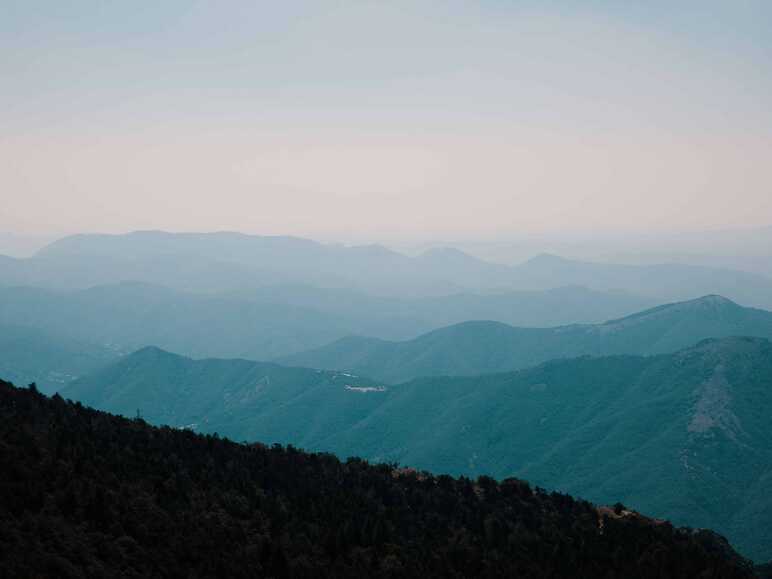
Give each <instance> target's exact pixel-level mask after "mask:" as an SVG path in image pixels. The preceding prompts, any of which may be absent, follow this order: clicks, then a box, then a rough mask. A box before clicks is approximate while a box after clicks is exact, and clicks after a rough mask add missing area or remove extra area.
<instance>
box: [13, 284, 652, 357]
mask: <svg viewBox="0 0 772 579" xmlns="http://www.w3.org/2000/svg"><path fill="white" fill-rule="evenodd" d="M650 305H652V302H651V300H648V299H645V298H640V297H636V296H631V295H627V294H620V293H611V292H596V291H590V290H586V289H584V288H579V287H572V288H559V289H554V290H548V291H544V292H525V291H524V292H508V293H505V294H496V295H478V294H455V295H449V296H442V297H437V298H385V297H376V296H371V295H368V294H363V293H360V292H356V291H353V290H345V289H323V288H314V287H310V286H266V287H262V288H257V289H254V290H244V291H240V292H230V293H227V294H200V293H193V292H182V291H178V290H173V289H170V288H165V287H161V286H154V285H148V284H142V283H136V282H124V283H120V284H114V285H107V286H96V287H92V288H88V289H84V290H68V291H64V290H50V289H41V288H34V287H7V288H0V324H13V325H19V326H21V325H24V326H30V327H33V328H36V329H38V330H40V331H44V332H48V333H53V334H56V335H60V336H67V337H70V338H73V339H74V340H76V341H85V342H89V343H94V344H101V345H103V346H105V347H108V348H113V349H115V348H117V349H120V350H123V351H133V350H136V349H138V348H141V347H143V346H146V345H149V344H153V345H157V346H160V347H163V348H165V349H169V350H172V351H175V352H180V353H183V354H186V355H190V356H194V357H206V356H216V357H246V358H252V359H271V358H275V357H277V356H282V355H288V354H292V353H296V352H300V351H303V350H308V349H311V348H315V347H319V346H322V345H325V344H327V343H329V342H332V341H333V340H337V339H339V338H342V337H344V336H347V335H350V334H363V333H364V334H369V335H373V336H377V337H380V338H387V339H406V338H413V337H415V336H417V335H420V334H422V333H424V332H428V331H430V330H433V329H436V328H439V327H442V326H445V325H448V324H452V323H457V322H460V321H463V320H466V319H469V317H470V316H471V318H472V319H491V320H498V321H504V322H508V323H515V324H518V325H525V326H543V325H555V324H560V323H569V322H575V321H583V322H595V321H603V320H606V319H609V318H611V317H615V316H619V315H625V314H629V313H632V312H635V311H639V310H640V309H642V308H644V307H648V306H650Z"/></svg>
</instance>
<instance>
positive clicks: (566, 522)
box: [0, 382, 752, 579]
mask: <svg viewBox="0 0 772 579" xmlns="http://www.w3.org/2000/svg"><path fill="white" fill-rule="evenodd" d="M0 469H1V470H2V472H3V476H2V477H1V478H0V576H3V577H34V576H56V577H150V576H158V577H191V576H195V577H225V576H227V577H255V576H262V577H277V578H278V577H309V578H311V577H364V576H368V577H427V576H443V577H472V576H483V577H493V576H517V577H547V576H551V577H588V578H590V577H591V578H596V577H627V578H638V577H640V578H644V577H658V578H671V577H672V578H681V577H712V578H724V579H731V578H741V577H742V578H744V577H751V576H752V570H751V568H750V566H749V564H748V563H746V562H745V561H743V560H742V559H741V558H740V557H739V556H737V555H736V553H734V551H733V550H732V549H731V547H730V546H729V545H728V544H727V543H726V542H725V540H724V539H722V538H721V537H719V536H717V535H715V534H713V533H712V532H710V531H692V530H688V529H675V528H673V527H672V526H671V525H670V524H668V523H666V522H663V521H656V520H652V519H647V518H645V517H642V516H639V515H637V514H635V513H633V512H630V511H628V510H626V509H624V508H623V507H622V506H621V505H620V506H618V507H617V508H615V509H610V508H609V509H596V508H595V507H594V506H593V505H591V504H590V503H587V502H584V501H581V500H577V499H574V498H572V497H570V496H567V495H561V494H556V493H552V494H546V493H545V492H543V491H539V490H533V489H532V488H530V487H529V485H528V484H527V483H524V482H522V481H519V480H515V479H508V480H505V481H502V482H500V483H499V482H496V481H494V480H493V479H490V478H485V477H482V478H479V479H477V480H476V481H472V480H470V479H465V478H460V479H453V478H450V477H447V476H439V477H435V476H433V475H430V474H428V473H423V472H415V471H412V470H405V469H398V468H395V467H393V466H389V465H379V466H370V465H368V464H367V463H366V462H363V461H361V460H356V459H352V460H348V461H346V462H341V461H339V460H338V459H337V458H334V457H332V456H330V455H325V454H306V453H303V452H299V451H297V450H295V449H293V448H291V447H287V448H282V447H279V446H274V447H266V446H263V445H260V444H253V445H237V444H234V443H232V442H229V441H227V440H224V439H221V438H218V437H214V436H201V435H197V434H194V433H192V432H190V431H186V430H175V429H170V428H162V429H159V428H154V427H150V426H148V425H147V424H145V423H144V422H143V421H141V420H136V419H135V420H129V419H125V418H118V417H114V416H111V415H108V414H105V413H101V412H96V411H93V410H90V409H87V408H84V407H82V406H80V405H78V404H73V403H70V402H66V401H64V400H63V399H62V398H60V397H58V396H55V397H54V398H52V399H48V398H45V397H44V396H42V395H40V394H38V393H36V392H35V391H32V390H18V389H15V388H13V387H12V386H11V385H10V384H8V383H5V382H0Z"/></svg>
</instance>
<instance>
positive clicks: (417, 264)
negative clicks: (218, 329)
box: [0, 231, 772, 308]
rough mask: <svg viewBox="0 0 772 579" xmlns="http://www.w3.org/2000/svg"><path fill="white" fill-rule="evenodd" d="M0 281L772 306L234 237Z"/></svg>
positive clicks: (759, 290) (87, 254) (92, 245)
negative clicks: (597, 294)
mask: <svg viewBox="0 0 772 579" xmlns="http://www.w3.org/2000/svg"><path fill="white" fill-rule="evenodd" d="M0 280H3V283H5V284H6V285H37V286H45V287H58V288H85V287H90V286H94V285H104V284H113V283H117V282H121V281H139V282H144V283H151V284H159V285H166V286H169V287H173V288H175V289H179V290H194V291H207V292H222V291H236V290H239V289H245V288H252V289H254V288H258V287H263V286H266V285H281V284H305V285H312V286H318V287H325V288H348V289H355V290H358V291H363V292H366V293H369V294H373V295H379V296H401V297H421V296H423V297H425V296H442V295H449V294H453V293H463V292H490V291H512V290H545V289H551V288H556V287H563V286H584V287H587V288H589V289H593V290H600V291H610V290H619V291H625V292H629V293H632V294H635V295H643V296H647V297H649V298H653V299H656V300H658V301H662V300H669V301H673V300H682V299H687V298H688V297H690V296H694V295H699V294H709V293H717V294H721V295H725V296H727V297H729V298H731V299H734V300H737V301H740V302H742V303H745V304H748V305H752V306H757V307H769V308H772V278H769V277H766V276H763V275H758V274H752V273H747V272H742V271H734V270H730V269H721V268H710V267H700V266H689V265H677V264H661V265H641V266H633V265H618V264H606V263H591V262H580V261H571V260H567V259H564V258H558V257H556V256H549V255H541V256H537V257H535V258H533V259H531V260H529V261H527V262H525V263H523V264H520V265H517V266H507V265H502V264H497V263H492V262H488V261H484V260H481V259H478V258H475V257H473V256H471V255H468V254H465V253H463V252H461V251H459V250H457V249H453V248H440V249H434V250H429V251H427V252H425V253H424V254H422V255H419V256H417V257H410V256H407V255H403V254H401V253H398V252H396V251H392V250H390V249H388V248H385V247H383V246H353V247H347V246H342V245H325V244H321V243H317V242H314V241H311V240H307V239H300V238H295V237H282V236H257V235H245V234H241V233H232V232H218V233H167V232H162V231H139V232H133V233H129V234H125V235H76V236H70V237H67V238H64V239H61V240H59V241H56V242H54V243H52V244H50V245H49V246H47V247H45V248H43V249H42V250H40V251H39V252H37V254H35V255H34V256H33V257H31V258H28V259H19V260H13V261H8V260H0Z"/></svg>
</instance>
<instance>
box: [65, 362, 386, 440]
mask: <svg viewBox="0 0 772 579" xmlns="http://www.w3.org/2000/svg"><path fill="white" fill-rule="evenodd" d="M384 391H385V390H384V387H383V386H382V385H381V384H379V383H377V382H374V381H372V380H369V379H367V378H360V377H356V376H352V375H350V374H346V373H340V372H328V371H320V370H311V369H307V368H288V367H284V366H279V365H276V364H271V363H266V362H253V361H250V360H240V359H230V360H223V359H205V360H193V359H191V358H187V357H184V356H179V355H177V354H172V353H169V352H166V351H164V350H161V349H159V348H155V347H147V348H143V349H141V350H139V351H137V352H134V353H133V354H130V355H128V356H125V357H123V358H121V359H120V360H118V361H116V362H115V363H114V364H112V365H110V366H107V367H105V368H103V369H101V370H99V371H97V372H95V373H93V374H91V375H89V376H86V377H83V378H81V379H79V380H76V381H74V382H72V383H70V384H69V385H67V386H66V387H65V388H63V389H62V390H61V393H62V395H63V396H66V397H68V398H72V399H74V400H79V401H81V402H83V403H85V404H89V405H92V406H95V407H97V408H105V409H107V408H109V409H110V410H111V411H112V412H117V413H119V414H123V415H125V416H134V415H135V413H137V412H139V413H140V414H141V415H142V416H143V417H144V418H146V419H147V420H149V421H151V422H153V423H156V424H168V425H170V426H174V427H190V428H196V429H200V430H204V431H208V432H226V430H227V432H229V433H231V434H232V435H233V436H234V438H237V439H239V440H242V439H243V437H241V436H240V435H239V434H238V432H239V429H240V427H239V426H238V424H246V423H252V422H254V421H259V422H265V423H266V424H268V423H270V424H273V425H274V430H273V434H272V436H271V437H270V439H269V440H268V442H293V443H295V444H300V443H302V441H303V440H304V439H305V438H304V437H314V436H316V437H320V436H324V434H325V433H327V432H336V431H337V430H339V429H341V428H345V427H346V426H348V424H350V423H351V422H354V421H356V420H358V419H359V417H361V416H363V415H364V414H365V413H366V412H367V411H368V410H369V409H371V408H372V407H373V402H374V401H375V399H377V398H379V396H378V395H379V394H383V392H384ZM363 392H364V393H368V394H372V393H375V394H376V396H372V395H370V396H363V395H362V393H363ZM289 404H291V405H292V409H293V412H295V413H297V412H305V413H306V414H308V415H310V414H311V413H313V412H314V410H315V409H317V408H318V409H319V412H316V413H315V415H314V416H313V418H309V419H304V420H298V418H299V416H298V415H297V414H295V415H294V417H293V420H289V421H286V422H282V421H281V419H279V415H280V412H281V411H280V409H281V408H282V407H283V406H285V405H289Z"/></svg>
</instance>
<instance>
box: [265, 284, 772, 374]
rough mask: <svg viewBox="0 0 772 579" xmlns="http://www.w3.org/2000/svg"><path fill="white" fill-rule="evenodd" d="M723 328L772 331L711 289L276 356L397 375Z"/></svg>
mask: <svg viewBox="0 0 772 579" xmlns="http://www.w3.org/2000/svg"><path fill="white" fill-rule="evenodd" d="M726 336H758V337H762V338H772V312H768V311H766V310H760V309H754V308H744V307H742V306H739V305H738V304H736V303H734V302H732V301H730V300H728V299H726V298H723V297H721V296H715V295H711V296H705V297H702V298H698V299H695V300H690V301H687V302H678V303H673V304H666V305H662V306H658V307H655V308H652V309H649V310H645V311H642V312H639V313H636V314H633V315H630V316H627V317H624V318H620V319H617V320H611V321H608V322H605V323H602V324H592V325H581V324H574V325H569V326H561V327H555V328H516V327H512V326H509V325H506V324H502V323H498V322H486V321H473V322H464V323H461V324H456V325H453V326H449V327H446V328H440V329H438V330H435V331H432V332H429V333H427V334H424V335H422V336H419V337H417V338H414V339H412V340H408V341H402V342H394V341H387V340H380V339H376V338H367V337H358V336H350V337H346V338H343V339H341V340H338V341H336V342H333V343H331V344H329V345H327V346H323V347H321V348H318V349H314V350H311V351H308V352H302V353H299V354H295V355H290V356H286V357H281V358H278V359H277V360H276V361H277V362H279V363H281V364H286V365H296V366H308V367H311V368H326V369H337V370H345V371H349V372H353V373H356V374H362V375H365V376H371V377H373V378H376V379H379V380H383V381H385V382H393V383H397V382H403V381H406V380H410V379H412V378H416V377H418V376H433V375H450V376H458V375H474V374H484V373H490V372H504V371H508V370H515V369H518V368H525V367H527V366H533V365H535V364H539V363H541V362H545V361H547V360H552V359H555V358H565V357H572V356H581V355H595V356H598V355H609V354H659V353H665V352H673V351H675V350H678V349H679V348H684V347H686V346H689V345H691V344H694V343H696V342H698V341H699V340H702V339H705V338H721V337H726Z"/></svg>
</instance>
